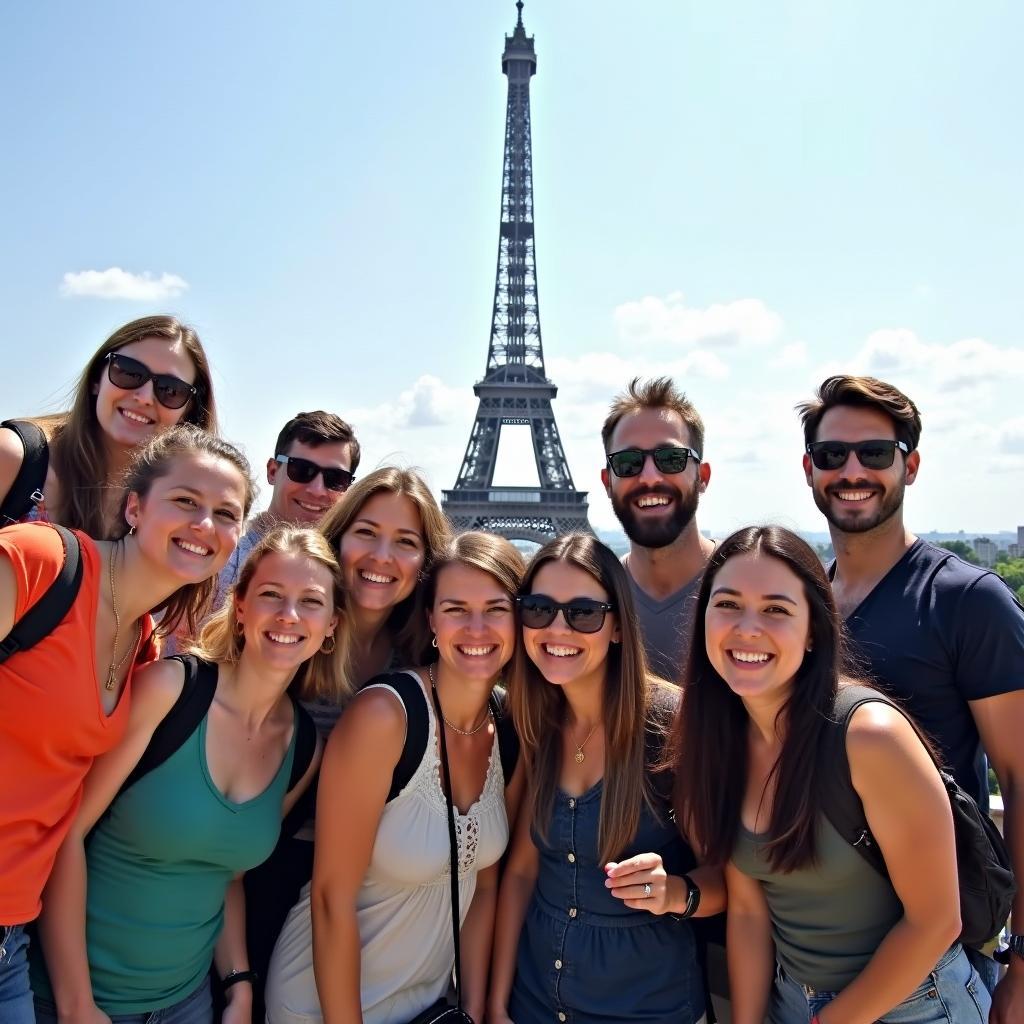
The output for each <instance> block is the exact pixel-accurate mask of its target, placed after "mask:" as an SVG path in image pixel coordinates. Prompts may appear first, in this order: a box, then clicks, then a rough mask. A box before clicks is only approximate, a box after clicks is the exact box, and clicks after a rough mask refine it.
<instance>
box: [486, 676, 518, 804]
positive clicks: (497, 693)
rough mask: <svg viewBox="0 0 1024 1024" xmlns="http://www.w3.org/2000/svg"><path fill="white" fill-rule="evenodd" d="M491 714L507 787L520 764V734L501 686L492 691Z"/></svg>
mask: <svg viewBox="0 0 1024 1024" xmlns="http://www.w3.org/2000/svg"><path fill="white" fill-rule="evenodd" d="M488 704H489V705H490V708H491V714H492V715H493V716H494V731H495V733H497V736H498V756H499V757H500V758H501V774H502V775H503V776H504V779H505V785H506V786H507V785H508V784H509V783H510V782H511V781H512V776H513V775H514V774H515V770H516V765H517V764H518V763H519V733H517V732H516V727H515V725H514V724H513V722H512V713H511V712H510V711H509V708H508V695H507V694H506V693H505V691H504V689H502V687H500V686H496V687H495V688H494V689H493V690H492V691H491V696H490V698H489V700H488Z"/></svg>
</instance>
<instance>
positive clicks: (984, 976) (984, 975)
mask: <svg viewBox="0 0 1024 1024" xmlns="http://www.w3.org/2000/svg"><path fill="white" fill-rule="evenodd" d="M964 952H965V953H966V954H967V959H968V960H970V961H971V966H972V967H973V968H974V969H975V970H976V971H977V972H978V977H979V978H981V983H982V985H984V986H985V988H987V989H988V994H989V995H992V993H993V992H995V990H996V985H998V984H999V979H1000V978H1001V977H1002V976H1003V968H1002V966H1001V965H1000V964H998V963H997V962H996V961H995V960H993V959H992V957H990V956H985V954H984V953H982V952H981V950H980V949H970V948H969V947H967V946H964Z"/></svg>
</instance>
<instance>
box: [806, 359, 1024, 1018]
mask: <svg viewBox="0 0 1024 1024" xmlns="http://www.w3.org/2000/svg"><path fill="white" fill-rule="evenodd" d="M798 408H799V411H800V414H801V418H802V420H803V425H804V441H805V454H804V460H803V462H804V473H805V474H806V477H807V484H808V486H809V487H810V488H811V491H812V493H813V496H814V503H815V504H816V505H817V506H818V509H819V510H820V511H821V513H822V514H823V515H824V516H825V518H826V519H827V520H828V524H829V532H830V533H831V535H832V545H833V547H834V549H835V553H836V561H835V564H834V565H833V567H832V573H831V575H832V587H833V591H834V593H835V598H836V603H837V605H838V606H839V612H840V614H841V615H842V616H843V618H844V619H845V620H846V626H847V629H848V630H849V633H850V636H851V638H852V640H853V648H854V654H855V655H856V656H857V657H858V658H859V659H860V663H861V664H860V667H861V668H862V670H863V671H864V673H865V674H866V675H868V676H870V677H873V678H875V679H876V680H878V681H879V682H880V683H881V684H882V685H883V686H884V687H885V689H887V690H888V691H889V692H891V693H893V694H894V695H895V696H897V697H899V698H900V699H901V700H902V701H903V703H904V705H905V706H906V708H907V709H908V710H909V711H910V712H911V713H912V714H913V715H914V717H915V718H916V719H917V721H918V722H919V723H920V724H921V725H922V726H923V727H924V728H925V729H926V730H927V732H928V734H929V735H930V736H931V737H932V739H933V740H934V741H935V742H936V743H937V744H938V746H939V749H940V752H941V754H942V756H943V758H944V760H945V761H946V763H947V764H948V766H949V767H950V769H951V770H952V771H953V773H954V775H955V776H956V779H957V781H958V782H959V783H960V785H961V786H963V788H964V789H966V790H967V791H968V792H969V793H970V794H971V795H972V796H974V797H975V799H976V800H977V801H978V803H979V804H980V805H981V806H982V807H984V808H987V807H988V783H987V767H986V755H987V757H988V761H990V762H991V764H992V766H993V768H994V769H995V771H996V775H997V776H998V778H999V784H1000V789H1001V792H1002V794H1003V803H1004V808H1005V828H1006V839H1007V842H1008V844H1009V846H1010V850H1011V855H1012V857H1013V863H1014V869H1015V873H1016V875H1017V878H1018V879H1021V880H1024V813H1022V812H1021V803H1022V801H1021V797H1020V795H1019V794H1020V790H1021V787H1024V609H1022V608H1021V606H1020V604H1019V603H1018V601H1017V599H1016V597H1015V596H1014V594H1013V593H1012V591H1011V590H1010V589H1009V587H1007V586H1006V584H1005V583H1004V582H1003V580H1002V579H1000V577H999V576H997V575H996V574H995V573H992V572H989V571H987V570H984V569H980V568H978V567H977V566H973V565H969V564H968V563H966V562H964V561H962V560H961V559H959V558H957V557H956V556H955V555H953V554H951V553H950V552H948V551H946V550H945V549H943V548H937V547H934V546H933V545H931V544H928V543H927V542H925V541H923V540H921V539H920V538H918V537H915V536H914V535H913V534H912V533H911V532H910V531H909V530H907V528H906V527H905V526H904V523H903V498H904V491H905V488H906V487H908V486H909V485H911V484H913V482H914V480H915V479H916V477H917V473H918V469H919V467H920V461H921V457H920V453H919V452H918V450H917V445H918V440H919V438H920V436H921V416H920V413H919V412H918V410H917V407H916V406H915V405H914V403H913V402H912V401H911V400H910V399H909V398H908V397H907V396H906V395H904V394H903V393H902V392H900V391H899V390H897V389H896V388H895V387H893V386H892V385H890V384H886V383H884V382H883V381H879V380H875V379H874V378H872V377H851V376H837V377H830V378H828V380H826V381H825V382H824V383H823V384H822V385H821V387H820V388H819V389H818V394H817V397H816V398H815V399H814V400H812V401H809V402H804V403H802V404H801V405H800V406H799V407H798ZM1015 811H1016V812H1017V813H1015ZM1012 924H1013V931H1014V933H1017V932H1024V893H1018V897H1017V900H1016V902H1015V904H1014V912H1013V918H1012ZM972 959H975V960H976V962H977V958H974V957H972ZM982 967H984V968H986V969H987V973H988V976H989V977H988V979H987V981H988V983H989V984H990V985H993V984H994V979H995V976H996V975H995V972H994V970H993V969H992V967H991V961H989V962H988V963H982ZM1015 1014H1021V1015H1024V957H1018V956H1014V957H1012V959H1011V964H1010V969H1009V972H1008V974H1007V976H1006V979H1005V980H1004V981H1003V982H1002V983H1001V984H1000V985H999V988H998V989H997V990H996V994H995V999H994V1002H993V1009H992V1016H991V1020H992V1021H993V1022H999V1024H1009V1022H1011V1021H1016V1020H1018V1017H1017V1016H1014V1015H1015ZM1019 1019H1021V1020H1024V1016H1021V1017H1020V1018H1019Z"/></svg>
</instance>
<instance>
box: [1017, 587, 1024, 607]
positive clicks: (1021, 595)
mask: <svg viewBox="0 0 1024 1024" xmlns="http://www.w3.org/2000/svg"><path fill="white" fill-rule="evenodd" d="M1017 600H1018V601H1020V603H1021V604H1024V587H1021V588H1020V590H1018V591H1017Z"/></svg>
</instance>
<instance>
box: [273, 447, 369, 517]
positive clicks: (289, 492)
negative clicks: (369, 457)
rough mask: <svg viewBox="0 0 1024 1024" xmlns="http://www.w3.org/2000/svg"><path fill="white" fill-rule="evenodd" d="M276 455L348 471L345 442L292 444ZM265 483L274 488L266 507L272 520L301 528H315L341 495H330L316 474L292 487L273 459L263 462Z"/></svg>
mask: <svg viewBox="0 0 1024 1024" xmlns="http://www.w3.org/2000/svg"><path fill="white" fill-rule="evenodd" d="M278 454H280V455H289V456H294V457H295V458H298V459H306V460H307V461H309V462H315V463H316V464H317V465H318V466H323V467H327V468H330V469H347V470H351V468H352V451H351V448H350V447H349V445H348V444H347V443H346V442H337V443H329V444H319V445H311V444H306V443H305V442H303V441H293V442H292V443H291V444H290V445H289V446H288V450H287V451H284V452H279V453H278ZM267 483H269V484H270V485H271V486H272V487H273V488H274V493H273V496H272V497H271V499H270V507H269V512H270V513H271V515H272V516H273V517H274V519H276V520H278V521H279V522H286V523H296V524H299V525H302V526H315V525H316V524H317V523H319V522H320V520H321V519H322V518H323V517H324V513H325V512H326V511H327V510H328V509H329V508H330V507H331V506H332V505H336V504H337V503H338V502H339V501H340V500H341V498H342V495H343V494H344V491H332V490H330V489H329V488H327V487H325V486H324V478H323V474H322V473H317V475H316V476H315V477H313V479H312V480H310V481H309V483H306V484H298V483H295V482H294V481H293V480H291V479H290V478H289V477H288V467H287V466H286V465H285V464H284V463H281V462H278V461H277V460H276V459H270V460H269V461H268V462H267Z"/></svg>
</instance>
